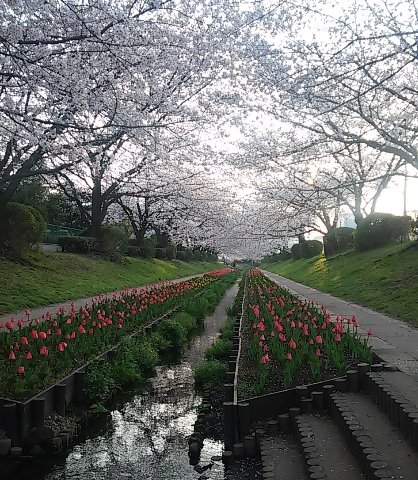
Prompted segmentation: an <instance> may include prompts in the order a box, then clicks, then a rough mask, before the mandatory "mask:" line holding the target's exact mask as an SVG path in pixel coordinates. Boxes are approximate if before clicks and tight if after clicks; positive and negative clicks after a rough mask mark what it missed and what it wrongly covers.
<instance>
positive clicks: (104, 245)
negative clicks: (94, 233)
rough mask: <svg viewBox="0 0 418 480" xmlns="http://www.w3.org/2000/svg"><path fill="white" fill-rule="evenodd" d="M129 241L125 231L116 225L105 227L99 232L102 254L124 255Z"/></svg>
mask: <svg viewBox="0 0 418 480" xmlns="http://www.w3.org/2000/svg"><path fill="white" fill-rule="evenodd" d="M128 241H129V236H128V234H127V233H126V231H125V230H124V229H123V228H121V227H118V226H117V225H105V226H103V227H102V229H101V232H100V250H101V251H102V252H104V253H108V254H114V253H124V251H125V249H126V247H127V245H128Z"/></svg>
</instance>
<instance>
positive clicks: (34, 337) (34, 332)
mask: <svg viewBox="0 0 418 480" xmlns="http://www.w3.org/2000/svg"><path fill="white" fill-rule="evenodd" d="M30 336H31V338H33V339H36V338H38V337H39V335H38V332H37V331H36V330H32V331H31V332H30Z"/></svg>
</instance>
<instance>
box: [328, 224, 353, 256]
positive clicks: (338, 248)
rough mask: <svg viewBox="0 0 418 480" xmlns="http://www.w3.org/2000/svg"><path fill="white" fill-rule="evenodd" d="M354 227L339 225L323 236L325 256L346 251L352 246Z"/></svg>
mask: <svg viewBox="0 0 418 480" xmlns="http://www.w3.org/2000/svg"><path fill="white" fill-rule="evenodd" d="M355 231H356V229H355V228H350V227H340V228H336V229H335V230H332V231H331V232H329V233H328V234H327V235H325V236H324V253H325V255H326V256H329V255H334V254H335V253H339V252H347V251H348V250H352V249H353V248H354V235H355Z"/></svg>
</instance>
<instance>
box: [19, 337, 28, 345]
mask: <svg viewBox="0 0 418 480" xmlns="http://www.w3.org/2000/svg"><path fill="white" fill-rule="evenodd" d="M20 341H21V343H22V345H27V344H28V343H29V342H28V337H22V338H21V339H20Z"/></svg>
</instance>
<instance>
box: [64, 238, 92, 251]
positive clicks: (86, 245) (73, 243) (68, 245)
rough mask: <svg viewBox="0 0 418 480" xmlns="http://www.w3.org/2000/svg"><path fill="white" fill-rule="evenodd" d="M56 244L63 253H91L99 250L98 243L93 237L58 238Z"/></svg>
mask: <svg viewBox="0 0 418 480" xmlns="http://www.w3.org/2000/svg"><path fill="white" fill-rule="evenodd" d="M58 244H59V245H60V246H61V248H62V251H63V252H69V253H93V252H98V251H99V250H100V242H99V241H98V240H97V238H94V237H59V238H58Z"/></svg>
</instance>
